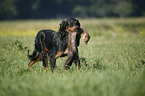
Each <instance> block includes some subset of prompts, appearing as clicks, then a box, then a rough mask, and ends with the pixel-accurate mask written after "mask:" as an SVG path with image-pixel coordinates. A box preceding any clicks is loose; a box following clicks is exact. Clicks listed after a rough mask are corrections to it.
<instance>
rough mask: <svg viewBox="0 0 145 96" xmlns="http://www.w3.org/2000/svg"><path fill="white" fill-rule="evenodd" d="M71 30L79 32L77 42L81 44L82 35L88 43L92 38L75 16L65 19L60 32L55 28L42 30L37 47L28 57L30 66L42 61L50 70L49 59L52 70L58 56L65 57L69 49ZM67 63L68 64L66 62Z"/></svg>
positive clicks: (38, 35)
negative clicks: (54, 29)
mask: <svg viewBox="0 0 145 96" xmlns="http://www.w3.org/2000/svg"><path fill="white" fill-rule="evenodd" d="M69 32H77V36H76V39H75V40H76V42H77V43H76V44H77V46H79V42H80V38H81V35H83V37H85V39H84V42H85V43H87V42H88V41H89V39H90V36H89V34H88V33H87V32H86V31H84V30H83V29H82V28H80V23H79V21H78V20H76V19H74V18H70V19H67V20H66V21H65V20H63V21H62V23H61V24H60V29H59V32H56V31H53V30H41V31H39V32H38V34H37V35H36V37H35V45H34V46H35V48H34V51H33V53H32V54H31V55H29V50H28V57H29V58H30V59H31V61H30V62H29V64H28V67H30V66H32V65H33V64H34V63H35V62H37V61H42V62H43V66H44V67H45V68H46V69H47V70H48V59H49V61H50V65H51V67H50V68H51V70H53V68H54V67H55V65H56V58H57V57H64V56H66V55H67V53H68V51H67V48H68V35H69ZM66 65H67V64H66Z"/></svg>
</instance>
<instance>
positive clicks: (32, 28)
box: [0, 18, 145, 96]
mask: <svg viewBox="0 0 145 96" xmlns="http://www.w3.org/2000/svg"><path fill="white" fill-rule="evenodd" d="M60 22H61V20H27V21H2V22H0V96H88V95H90V96H144V94H145V91H144V90H145V70H144V68H145V39H144V38H145V28H144V26H145V18H128V19H117V18H112V19H91V20H89V19H80V22H81V26H82V27H83V28H84V29H85V30H87V31H88V33H90V35H91V37H92V38H91V39H90V42H89V44H88V45H85V44H84V43H83V40H82V39H81V45H80V46H79V56H80V61H81V65H82V66H81V70H80V72H77V69H76V68H75V66H74V65H73V66H72V67H71V69H70V70H65V69H64V68H63V64H64V62H65V60H66V57H65V58H59V59H58V60H57V67H56V68H55V71H54V73H51V71H46V70H45V69H44V68H43V67H42V63H41V62H38V63H36V64H35V65H33V66H32V67H31V68H28V67H27V64H28V62H29V60H28V58H27V50H28V49H30V50H31V52H32V50H33V48H34V45H33V42H34V38H35V34H37V32H38V31H39V30H41V29H54V30H56V31H57V30H58V27H59V26H58V25H59V23H60ZM15 31H16V32H15Z"/></svg>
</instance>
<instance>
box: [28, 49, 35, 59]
mask: <svg viewBox="0 0 145 96" xmlns="http://www.w3.org/2000/svg"><path fill="white" fill-rule="evenodd" d="M27 56H28V57H29V58H30V59H34V58H37V57H38V52H37V51H36V50H35V49H34V51H33V53H32V54H31V55H29V50H28V53H27Z"/></svg>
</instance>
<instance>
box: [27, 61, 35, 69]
mask: <svg viewBox="0 0 145 96" xmlns="http://www.w3.org/2000/svg"><path fill="white" fill-rule="evenodd" d="M35 63H36V61H31V62H30V63H29V65H28V67H29V68H30V67H31V66H32V65H33V64H35Z"/></svg>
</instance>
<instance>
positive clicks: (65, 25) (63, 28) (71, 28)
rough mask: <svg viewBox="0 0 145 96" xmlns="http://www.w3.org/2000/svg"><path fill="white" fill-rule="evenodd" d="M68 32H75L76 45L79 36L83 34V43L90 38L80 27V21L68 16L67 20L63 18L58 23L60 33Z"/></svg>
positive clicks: (65, 33)
mask: <svg viewBox="0 0 145 96" xmlns="http://www.w3.org/2000/svg"><path fill="white" fill-rule="evenodd" d="M70 32H77V40H78V45H79V41H80V40H79V39H80V38H81V36H83V39H84V42H85V44H87V43H88V41H89V39H90V36H89V34H88V33H87V32H86V31H84V30H83V29H82V28H80V22H79V20H77V19H75V18H69V19H67V20H63V21H62V23H61V24H60V33H61V34H62V35H67V34H69V33H70Z"/></svg>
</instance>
